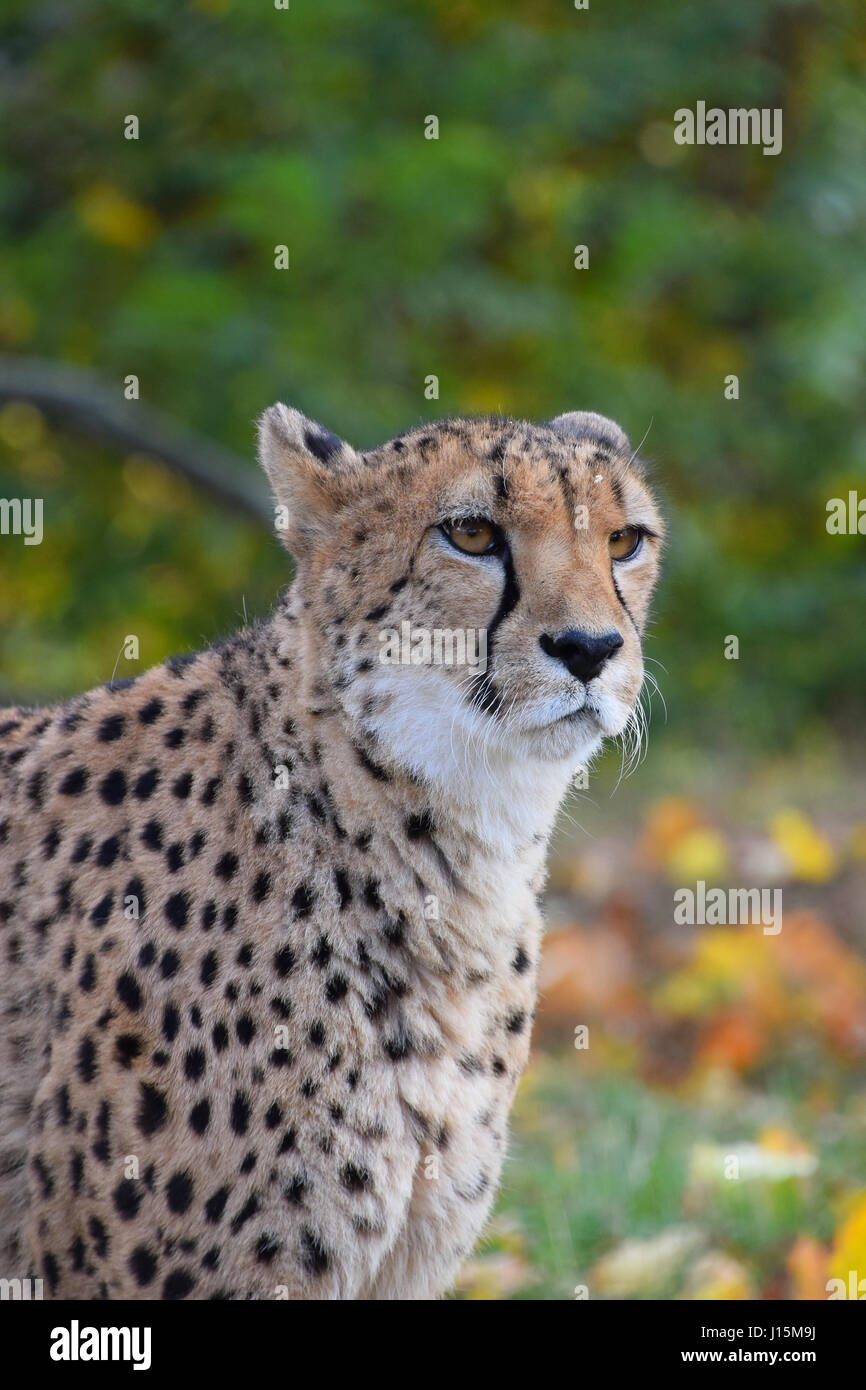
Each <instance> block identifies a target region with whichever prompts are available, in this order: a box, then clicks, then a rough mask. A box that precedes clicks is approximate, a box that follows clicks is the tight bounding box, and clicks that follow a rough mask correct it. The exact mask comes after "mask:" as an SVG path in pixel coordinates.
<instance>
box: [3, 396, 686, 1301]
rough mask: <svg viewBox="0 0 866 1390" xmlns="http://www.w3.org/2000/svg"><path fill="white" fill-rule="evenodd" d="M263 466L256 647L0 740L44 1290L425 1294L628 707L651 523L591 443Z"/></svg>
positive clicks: (82, 701) (241, 641) (459, 446)
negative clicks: (554, 904) (287, 575)
mask: <svg viewBox="0 0 866 1390" xmlns="http://www.w3.org/2000/svg"><path fill="white" fill-rule="evenodd" d="M260 448H261V459H262V463H263V466H264V468H265V471H266V473H267V475H268V477H269V479H270V482H271V485H272V487H273V492H274V496H275V503H276V508H275V519H276V529H277V534H278V535H279V536H280V538H281V539H282V540H283V541H284V543H285V544H286V546H287V548H288V549H289V551H290V552H291V554H292V555H293V557H294V559H295V562H296V566H297V573H296V578H295V580H294V583H293V585H292V587H291V589H290V590H289V591H288V592H287V593H286V594H285V595H284V596H283V597H282V598H281V599H280V600H279V602H278V604H277V606H276V608H275V610H274V611H273V613H272V614H271V615H270V616H269V617H268V618H267V619H266V620H265V621H263V622H261V623H259V624H258V625H257V626H254V627H251V628H244V629H243V630H242V631H241V632H240V633H238V634H237V635H235V636H234V637H232V638H231V639H230V640H228V641H226V642H223V643H221V644H219V645H216V646H213V647H210V648H208V649H206V650H205V651H202V652H199V653H197V654H195V655H192V656H186V657H182V658H175V659H172V660H169V661H167V662H166V663H165V664H164V665H162V666H158V667H155V668H154V669H152V670H149V671H147V672H146V673H145V674H143V675H141V676H139V677H138V678H136V679H134V680H129V681H122V682H117V683H110V684H109V685H108V686H104V687H102V688H100V689H98V690H95V691H91V692H89V693H88V694H86V695H82V696H81V697H79V698H77V699H73V700H70V701H68V702H66V703H65V704H62V705H58V706H56V707H54V708H51V709H46V710H40V711H24V710H18V711H16V710H11V711H6V712H5V713H4V715H3V719H2V723H0V747H2V749H3V753H2V767H0V776H2V779H3V800H2V805H3V808H4V809H3V812H2V814H0V864H2V886H0V893H2V899H0V949H2V958H3V966H2V995H3V1049H4V1060H3V1073H2V1112H0V1118H2V1130H0V1204H2V1217H0V1244H2V1264H0V1272H2V1273H3V1274H4V1275H7V1276H8V1277H13V1276H19V1277H26V1276H27V1275H30V1276H31V1277H39V1278H42V1279H43V1281H44V1285H45V1291H46V1294H48V1295H51V1296H57V1297H66V1298H81V1299H88V1298H97V1297H103V1298H115V1299H116V1298H144V1299H149V1298H185V1297H186V1298H238V1299H242V1298H273V1297H290V1298H345V1299H373V1298H375V1299H379V1298H398V1299H408V1298H433V1297H437V1296H439V1295H441V1294H442V1293H443V1292H445V1291H446V1290H447V1289H448V1288H449V1286H450V1285H451V1283H452V1282H453V1280H454V1277H455V1274H456V1272H457V1270H458V1268H459V1265H460V1262H461V1260H462V1259H464V1257H465V1256H466V1255H467V1253H468V1252H469V1251H470V1250H471V1249H472V1247H473V1244H474V1242H475V1241H476V1239H477V1237H478V1234H479V1232H480V1231H481V1229H482V1226H483V1224H484V1221H485V1219H486V1216H487V1214H488V1212H489V1209H490V1206H491V1203H492V1201H493V1198H494V1195H495V1192H496V1188H497V1182H498V1178H499V1172H500V1167H501V1164H502V1160H503V1155H504V1153H505V1148H506V1130H507V1123H508V1114H509V1109H510V1106H511V1102H512V1098H513V1095H514V1091H515V1088H516V1086H517V1082H518V1080H519V1078H520V1075H521V1072H522V1070H523V1068H524V1065H525V1063H526V1059H527V1054H528V1049H529V1034H530V1027H531V1020H532V1017H533V1009H534V1003H535V995H536V974H537V967H538V958H539V950H540V938H541V919H540V916H539V913H538V909H537V906H536V896H537V894H538V892H539V890H540V888H541V885H542V880H543V874H544V860H545V854H546V845H547V839H548V836H549V833H550V830H551V827H552V824H553V820H554V817H555V815H556V811H557V807H558V806H559V803H560V801H561V800H562V798H563V796H564V794H565V792H566V791H567V789H568V786H569V782H570V780H571V779H572V777H573V776H574V774H575V772H576V771H577V770H578V769H580V768H585V767H586V766H587V764H588V762H589V760H590V759H591V758H592V757H593V755H594V754H595V753H596V752H597V750H598V749H599V747H600V745H601V742H602V739H603V737H604V736H605V735H616V734H619V733H621V732H622V731H623V730H626V729H627V727H628V725H629V722H630V721H631V720H632V719H633V718H634V711H635V707H636V702H637V699H638V693H639V691H640V688H641V684H642V681H643V678H644V672H643V660H642V655H641V633H642V631H643V628H644V625H645V622H646V619H647V612H648V605H649V601H650V597H651V593H652V589H653V585H654V582H655V579H656V574H657V570H658V565H659V552H660V547H661V534H662V525H661V521H660V518H659V515H658V512H657V510H656V507H655V504H654V502H653V500H652V497H651V495H650V493H649V491H648V488H647V486H646V483H645V481H644V480H643V478H642V470H641V467H640V465H639V464H638V463H637V462H636V461H635V459H634V457H633V455H632V450H631V448H630V446H629V443H628V441H627V439H626V438H625V436H624V435H623V433H622V431H621V430H620V429H619V428H618V426H616V425H614V424H612V423H611V422H610V421H609V420H605V419H603V418H602V417H600V416H597V415H592V414H583V413H572V414H567V415H561V416H559V417H558V418H557V419H555V420H553V421H552V422H551V423H549V424H546V425H537V426H536V425H532V424H527V423H524V422H514V421H504V420H493V419H482V420H451V421H447V422H445V423H441V424H437V425H425V426H423V427H421V428H419V429H415V430H413V431H411V432H410V433H407V434H405V435H402V436H400V437H399V438H396V439H393V440H392V441H391V442H390V443H388V444H385V445H383V446H382V447H381V448H378V449H374V450H372V451H371V452H369V453H365V454H359V453H356V452H355V451H354V450H353V449H352V448H350V447H349V445H347V444H345V443H343V442H342V441H341V440H339V439H337V438H336V437H335V436H334V435H332V434H330V433H329V432H328V431H326V430H324V429H322V427H321V426H319V425H317V424H315V423H314V422H312V421H310V420H307V419H306V418H305V417H304V416H303V415H301V414H300V413H299V412H298V411H296V410H292V409H289V408H288V407H286V406H282V405H276V406H274V407H272V408H271V409H270V410H269V411H267V412H266V414H265V415H264V417H263V419H262V421H261V426H260ZM442 634H444V635H445V637H446V638H447V643H448V644H450V645H446V647H442V645H441V644H439V646H437V642H438V638H439V636H441V635H442ZM467 634H468V636H467ZM458 639H459V640H458ZM461 642H462V645H461ZM455 643H456V647H455ZM407 644H408V645H407ZM454 650H456V651H457V652H458V656H459V654H460V653H463V655H464V657H465V658H466V659H464V660H460V659H457V660H453V659H452V660H449V659H448V655H449V652H450V653H451V654H452V655H453V651H454ZM442 651H444V652H445V655H444V657H442ZM470 656H471V659H470ZM440 657H442V659H440ZM482 658H483V659H482Z"/></svg>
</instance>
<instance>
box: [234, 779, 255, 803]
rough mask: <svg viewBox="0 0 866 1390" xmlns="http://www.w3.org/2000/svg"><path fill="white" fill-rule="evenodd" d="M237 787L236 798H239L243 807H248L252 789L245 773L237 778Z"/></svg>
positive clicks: (251, 797)
mask: <svg viewBox="0 0 866 1390" xmlns="http://www.w3.org/2000/svg"><path fill="white" fill-rule="evenodd" d="M237 787H238V796H239V797H240V799H241V801H242V802H243V804H244V806H249V805H250V803H251V802H252V799H253V787H252V783H251V782H250V779H249V777H248V776H247V774H246V773H245V772H242V773H241V775H240V777H239V778H238V782H237Z"/></svg>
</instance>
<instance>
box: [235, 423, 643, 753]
mask: <svg viewBox="0 0 866 1390" xmlns="http://www.w3.org/2000/svg"><path fill="white" fill-rule="evenodd" d="M262 460H263V464H264V466H265V469H266V471H267V473H268V474H269V476H270V478H271V481H272V483H273V486H274V490H275V494H276V497H277V502H278V506H281V507H282V508H283V517H284V520H285V523H286V524H285V529H284V530H283V533H282V534H283V536H284V539H285V540H286V542H287V544H288V545H289V548H290V549H291V550H292V552H293V553H294V555H295V557H296V560H297V563H298V582H299V583H300V584H301V586H302V589H303V595H304V602H305V604H306V605H308V606H309V608H308V611H309V614H310V640H311V641H312V642H314V643H315V644H316V645H317V648H318V654H319V658H320V669H321V671H322V674H323V678H326V679H327V681H328V683H329V684H330V686H331V687H332V689H333V690H334V691H335V692H336V697H337V698H338V699H339V701H340V703H341V704H342V706H343V708H344V709H345V710H346V712H347V714H348V716H349V717H350V719H351V720H352V721H353V722H354V723H355V724H356V726H357V728H358V730H359V732H360V733H361V735H362V736H364V737H368V738H371V739H373V740H378V741H379V742H380V743H384V744H385V745H386V746H387V747H388V748H390V749H391V750H392V752H394V753H395V754H396V755H397V756H398V757H399V758H400V759H401V760H402V761H403V762H407V763H409V765H410V766H412V767H413V768H414V770H416V771H424V772H429V771H430V768H431V766H432V765H433V764H434V763H435V765H436V766H437V767H442V766H443V765H447V764H448V762H449V759H450V760H452V761H453V759H454V757H455V756H458V755H461V756H471V755H472V750H475V754H476V755H477V757H478V758H479V759H481V758H483V759H487V760H489V759H491V758H494V759H495V758H499V759H506V760H507V759H514V758H522V759H535V760H544V761H551V760H554V761H564V762H567V763H569V764H570V765H573V766H579V765H581V764H582V763H584V762H585V761H586V760H587V759H588V758H589V757H591V756H592V754H593V753H594V752H595V751H596V750H597V749H598V747H599V745H600V743H601V741H602V739H603V737H604V736H606V735H616V734H619V733H621V732H622V731H623V730H624V729H625V728H626V726H627V725H628V724H629V722H630V721H632V720H634V719H635V713H634V711H635V707H636V704H637V699H638V695H639V692H640V689H641V685H642V683H643V679H644V666H643V658H642V650H641V639H642V633H643V630H644V626H645V623H646V620H647V614H648V609H649V603H650V598H651V595H652V591H653V587H654V584H655V581H656V577H657V572H658V568H659V552H660V547H661V539H662V523H661V519H660V516H659V513H658V510H657V508H656V505H655V503H654V501H653V498H652V496H651V494H650V491H649V489H648V487H647V485H646V483H645V481H644V480H643V478H642V476H641V469H640V466H639V465H636V463H635V461H634V457H633V451H632V449H631V446H630V445H629V442H628V440H627V438H626V437H625V435H624V434H623V432H622V431H621V430H620V429H619V427H618V426H617V425H615V424H613V423H612V422H611V421H609V420H606V419H604V418H602V417H601V416H598V415H592V414H588V413H573V414H568V415H561V416H558V417H557V418H556V419H555V420H553V421H552V422H551V423H550V424H547V425H538V426H536V425H531V424H526V423H523V422H511V421H499V420H489V419H485V420H477V421H475V420H471V421H470V420H454V421H447V422H445V423H442V424H438V425H431V426H424V427H421V428H419V429H416V430H414V431H412V432H411V433H409V434H406V435H404V436H401V437H400V438H397V439H395V440H392V441H391V442H390V443H388V444H385V445H383V446H382V447H381V448H379V449H375V450H373V451H371V452H369V453H367V454H363V455H360V454H357V453H355V451H354V450H352V449H350V448H349V446H347V445H345V444H344V443H343V442H342V441H341V440H339V439H337V438H336V437H335V436H334V435H331V434H329V433H328V432H327V431H325V430H323V429H322V428H321V426H318V425H315V424H313V423H312V422H310V421H309V420H306V419H305V418H304V417H303V416H302V415H300V414H299V413H298V412H297V411H292V410H289V409H288V408H287V407H285V406H274V407H273V408H272V409H271V410H270V411H269V412H267V414H266V415H265V417H264V420H263V423H262ZM425 634H427V636H426V637H425ZM437 634H439V638H438V639H437ZM448 634H450V638H449V636H448ZM461 636H462V643H461ZM437 641H438V645H437ZM449 653H450V657H451V659H450V660H449ZM461 658H462V659H461ZM485 658H486V660H485Z"/></svg>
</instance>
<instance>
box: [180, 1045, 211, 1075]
mask: <svg viewBox="0 0 866 1390" xmlns="http://www.w3.org/2000/svg"><path fill="white" fill-rule="evenodd" d="M206 1066H207V1058H206V1057H205V1052H204V1048H202V1047H191V1048H190V1050H189V1052H188V1053H187V1054H186V1057H185V1058H184V1063H183V1069H184V1072H185V1073H186V1075H187V1076H188V1077H189V1079H190V1081H200V1080H201V1078H202V1077H203V1076H204V1073H205V1067H206Z"/></svg>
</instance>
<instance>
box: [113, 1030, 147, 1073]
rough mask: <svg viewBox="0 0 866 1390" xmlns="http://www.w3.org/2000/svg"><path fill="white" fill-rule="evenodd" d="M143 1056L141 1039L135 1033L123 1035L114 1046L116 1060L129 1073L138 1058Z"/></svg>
mask: <svg viewBox="0 0 866 1390" xmlns="http://www.w3.org/2000/svg"><path fill="white" fill-rule="evenodd" d="M140 1055H141V1039H140V1038H137V1037H136V1036H135V1034H134V1033H121V1034H120V1036H119V1037H118V1038H117V1041H116V1042H115V1044H114V1059H115V1061H116V1062H117V1063H118V1064H119V1065H120V1066H121V1067H123V1068H125V1070H126V1071H129V1069H130V1067H131V1066H132V1064H133V1062H134V1061H135V1059H136V1057H139V1056H140Z"/></svg>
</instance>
